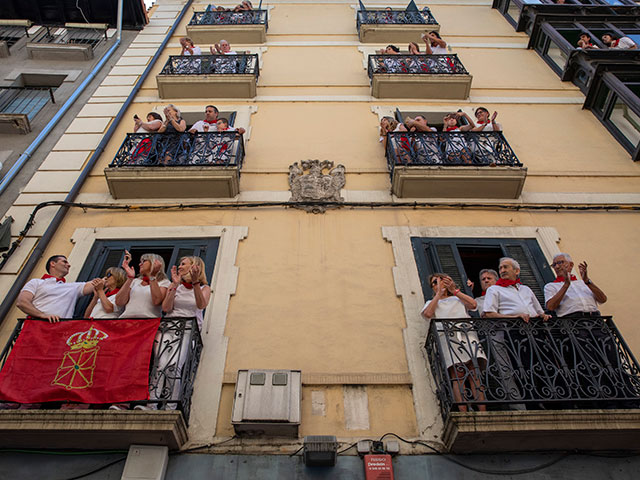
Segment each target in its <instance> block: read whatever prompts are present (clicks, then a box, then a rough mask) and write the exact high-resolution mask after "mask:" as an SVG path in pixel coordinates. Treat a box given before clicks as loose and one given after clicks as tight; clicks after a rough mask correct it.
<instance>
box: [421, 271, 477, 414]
mask: <svg viewBox="0 0 640 480" xmlns="http://www.w3.org/2000/svg"><path fill="white" fill-rule="evenodd" d="M429 285H431V288H432V290H433V292H434V296H433V298H432V299H431V300H429V301H428V302H427V303H426V304H425V305H424V308H423V309H422V312H421V314H422V316H423V317H424V318H425V319H427V320H431V319H432V318H443V319H460V318H469V314H468V313H467V310H472V311H473V310H475V309H476V308H477V303H476V301H475V300H474V299H473V298H471V297H470V296H469V295H466V294H464V293H462V292H461V291H460V289H459V288H458V287H457V286H456V284H455V282H454V281H453V280H452V279H451V277H450V276H448V275H445V274H444V273H434V274H433V275H431V276H430V277H429ZM455 328H456V331H455V332H450V333H449V338H446V337H445V333H444V332H439V334H438V339H439V342H440V349H441V350H442V359H443V361H444V363H445V366H446V368H447V372H448V373H449V378H450V379H451V382H452V384H453V388H452V390H453V399H454V401H455V402H456V403H458V404H459V409H460V411H461V412H466V411H467V406H466V405H462V402H463V401H464V400H463V396H464V398H465V399H468V398H472V399H473V400H475V401H476V402H477V401H484V400H485V396H484V392H483V387H482V383H481V382H480V380H479V374H480V371H479V369H484V368H485V366H486V360H487V357H486V356H485V354H484V351H483V350H482V347H481V345H480V341H479V340H478V335H477V333H476V332H474V331H473V330H472V329H471V325H470V324H468V323H462V324H461V323H458V324H455ZM474 360H475V362H474ZM474 363H475V365H474ZM486 409H487V407H486V405H482V404H481V405H478V410H479V411H481V412H483V411H486Z"/></svg>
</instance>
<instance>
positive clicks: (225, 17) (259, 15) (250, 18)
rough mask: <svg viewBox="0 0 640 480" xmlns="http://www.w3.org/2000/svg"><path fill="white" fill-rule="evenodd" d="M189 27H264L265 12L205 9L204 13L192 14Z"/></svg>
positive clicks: (266, 17)
mask: <svg viewBox="0 0 640 480" xmlns="http://www.w3.org/2000/svg"><path fill="white" fill-rule="evenodd" d="M189 25H265V26H268V16H267V11H266V10H249V11H243V12H220V11H217V10H211V9H210V8H207V10H205V11H204V12H194V13H193V17H191V20H190V21H189Z"/></svg>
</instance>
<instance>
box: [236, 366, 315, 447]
mask: <svg viewBox="0 0 640 480" xmlns="http://www.w3.org/2000/svg"><path fill="white" fill-rule="evenodd" d="M301 398H302V375H301V372H300V370H239V371H238V380H237V381H236V393H235V397H234V399H233V413H232V416H231V423H232V425H233V428H234V429H235V431H236V433H238V434H248V435H273V436H287V437H297V436H298V427H299V426H300V403H301Z"/></svg>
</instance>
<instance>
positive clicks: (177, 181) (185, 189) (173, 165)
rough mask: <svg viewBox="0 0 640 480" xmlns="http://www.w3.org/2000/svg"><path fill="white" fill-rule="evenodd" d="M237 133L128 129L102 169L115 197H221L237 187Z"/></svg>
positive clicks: (239, 159) (240, 151)
mask: <svg viewBox="0 0 640 480" xmlns="http://www.w3.org/2000/svg"><path fill="white" fill-rule="evenodd" d="M243 160H244V141H243V138H242V136H241V135H238V134H237V133H236V132H228V133H225V132H207V133H196V134H190V133H181V134H164V133H128V134H127V138H126V139H125V140H124V142H123V143H122V145H121V146H120V149H119V150H118V153H117V154H116V156H115V158H114V159H113V162H111V164H110V165H109V167H107V168H106V169H105V171H104V173H105V176H106V178H107V184H108V185H109V191H110V192H111V195H112V196H113V198H116V199H117V198H171V197H176V196H179V197H190V198H220V197H234V196H236V195H237V194H238V192H239V191H240V188H239V179H240V169H241V168H242V162H243Z"/></svg>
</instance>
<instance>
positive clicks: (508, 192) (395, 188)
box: [391, 166, 527, 199]
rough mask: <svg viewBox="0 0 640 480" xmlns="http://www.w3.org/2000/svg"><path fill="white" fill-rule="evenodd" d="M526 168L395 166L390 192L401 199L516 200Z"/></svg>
mask: <svg viewBox="0 0 640 480" xmlns="http://www.w3.org/2000/svg"><path fill="white" fill-rule="evenodd" d="M526 176H527V168H526V167H504V166H499V167H491V166H484V167H473V166H455V167H447V166H396V167H395V168H394V170H393V178H392V181H391V190H392V192H393V194H394V195H396V196H398V197H401V198H514V199H515V198H518V197H519V196H520V194H521V193H522V188H523V186H524V181H525V178H526Z"/></svg>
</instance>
